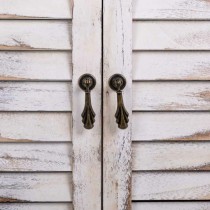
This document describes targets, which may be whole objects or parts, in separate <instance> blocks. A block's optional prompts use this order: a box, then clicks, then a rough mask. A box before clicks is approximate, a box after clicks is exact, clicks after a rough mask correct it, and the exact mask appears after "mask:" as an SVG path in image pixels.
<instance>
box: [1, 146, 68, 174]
mask: <svg viewBox="0 0 210 210" xmlns="http://www.w3.org/2000/svg"><path fill="white" fill-rule="evenodd" d="M71 160H72V146H71V144H69V143H50V144H49V143H41V144H40V143H34V144H31V143H29V144H25V143H1V144H0V171H71V166H72V161H71Z"/></svg>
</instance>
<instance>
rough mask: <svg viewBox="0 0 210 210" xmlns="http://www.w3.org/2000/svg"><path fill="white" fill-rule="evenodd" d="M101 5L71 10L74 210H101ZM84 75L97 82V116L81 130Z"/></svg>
mask: <svg viewBox="0 0 210 210" xmlns="http://www.w3.org/2000/svg"><path fill="white" fill-rule="evenodd" d="M101 15H102V1H99V0H90V1H87V0H76V1H74V9H73V29H72V37H73V41H72V43H73V52H72V55H73V57H72V61H73V76H72V81H73V84H72V87H73V91H72V93H73V96H72V98H73V106H72V110H73V111H72V118H73V136H72V140H73V154H74V157H73V159H74V161H73V183H74V193H73V205H74V209H75V210H84V209H94V210H101V199H102V192H101V184H102V183H101V182H102V178H101V177H102V175H101V164H102V162H101V159H102V157H101V145H102V144H101V142H102V136H101V135H102V134H101V101H102V100H101V73H102V69H101V59H102V57H101V56H102V52H101V50H102V48H101V44H102V43H101V35H102V22H101V21H102V16H101ZM85 73H89V74H92V75H93V76H94V77H95V78H96V82H97V84H96V87H95V88H94V89H93V90H92V91H91V97H92V105H93V109H94V112H95V114H96V117H95V123H94V128H93V129H91V130H87V129H85V128H84V127H83V123H82V117H81V113H82V112H83V109H84V105H85V93H84V91H83V90H81V89H80V87H79V85H78V79H79V77H80V76H82V75H83V74H85Z"/></svg>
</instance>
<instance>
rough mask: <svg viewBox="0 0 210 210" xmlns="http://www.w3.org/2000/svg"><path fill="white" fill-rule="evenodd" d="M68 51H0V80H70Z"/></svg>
mask: <svg viewBox="0 0 210 210" xmlns="http://www.w3.org/2000/svg"><path fill="white" fill-rule="evenodd" d="M71 76H72V67H71V53H69V52H40V51H39V52H34V51H30V52H12V51H7V52H4V51H0V80H49V81H52V80H53V81H54V80H56V81H62V80H71Z"/></svg>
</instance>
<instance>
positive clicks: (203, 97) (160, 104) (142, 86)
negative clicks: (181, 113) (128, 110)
mask: <svg viewBox="0 0 210 210" xmlns="http://www.w3.org/2000/svg"><path fill="white" fill-rule="evenodd" d="M133 110H137V111H139V110H166V111H167V110H192V111H194V110H210V83H209V82H135V83H133Z"/></svg>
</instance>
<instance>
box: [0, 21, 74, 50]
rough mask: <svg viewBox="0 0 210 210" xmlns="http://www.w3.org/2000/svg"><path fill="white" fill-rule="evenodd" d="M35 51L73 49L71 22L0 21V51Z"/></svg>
mask: <svg viewBox="0 0 210 210" xmlns="http://www.w3.org/2000/svg"><path fill="white" fill-rule="evenodd" d="M34 49H41V50H45V49H47V50H49V49H51V50H53V49H56V50H69V49H71V23H70V21H59V20H57V21H56V20H42V21H39V20H21V21H18V20H12V21H11V20H1V21H0V50H34Z"/></svg>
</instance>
